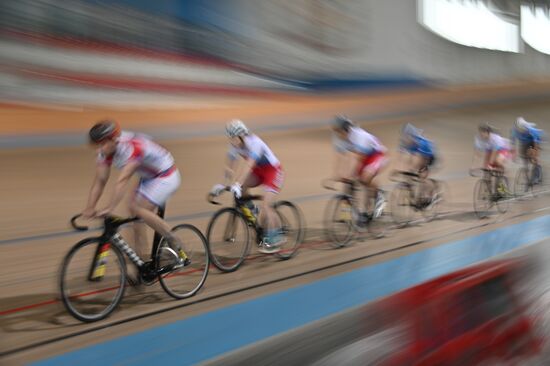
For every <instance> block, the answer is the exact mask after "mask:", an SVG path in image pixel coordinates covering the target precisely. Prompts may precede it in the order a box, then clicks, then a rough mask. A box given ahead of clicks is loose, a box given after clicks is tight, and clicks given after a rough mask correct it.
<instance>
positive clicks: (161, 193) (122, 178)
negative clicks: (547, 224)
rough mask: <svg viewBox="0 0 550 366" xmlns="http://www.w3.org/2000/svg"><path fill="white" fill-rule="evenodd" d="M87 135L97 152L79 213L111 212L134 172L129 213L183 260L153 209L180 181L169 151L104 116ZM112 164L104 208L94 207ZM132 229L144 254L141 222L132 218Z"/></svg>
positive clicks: (168, 231) (87, 214) (143, 235)
mask: <svg viewBox="0 0 550 366" xmlns="http://www.w3.org/2000/svg"><path fill="white" fill-rule="evenodd" d="M89 139H90V142H91V143H92V144H93V145H94V146H95V147H96V149H97V153H98V155H97V164H96V175H95V178H94V182H93V184H92V187H91V189H90V193H89V196H88V204H87V205H86V208H85V209H84V211H83V212H82V216H83V217H85V218H92V217H101V216H106V215H109V214H111V213H112V212H113V211H114V210H115V208H116V207H117V205H118V204H119V203H120V201H121V200H122V198H123V197H124V194H125V192H126V189H127V186H128V182H129V181H130V178H131V177H132V176H133V175H134V174H137V175H138V176H139V177H140V182H139V186H138V188H137V191H136V193H135V195H134V197H133V199H132V200H131V203H130V212H131V214H132V215H135V216H137V217H139V218H141V219H142V220H143V221H144V222H145V223H146V224H147V225H149V226H150V227H151V228H152V229H153V230H155V231H156V232H158V233H159V234H161V235H162V236H163V237H164V238H166V239H167V240H168V242H169V243H170V245H171V246H172V247H174V248H177V249H178V251H179V252H180V253H179V254H180V259H182V260H184V261H185V260H186V256H185V253H184V252H183V251H181V250H180V249H181V243H179V240H178V239H177V238H176V237H175V236H173V235H172V234H171V232H170V227H169V226H168V224H167V223H166V222H165V221H164V220H163V219H162V218H160V217H159V216H158V215H156V213H155V210H156V209H157V208H158V207H160V206H163V205H164V204H165V203H166V201H167V200H168V198H169V197H170V196H171V195H172V194H173V193H174V192H175V191H176V190H177V189H178V187H179V185H180V182H181V178H180V173H179V171H178V169H177V168H176V166H175V165H174V158H173V157H172V154H170V152H168V150H166V149H165V148H163V147H162V146H160V145H158V144H157V143H155V142H154V141H152V140H151V138H150V137H149V136H147V135H143V134H138V133H133V132H126V131H121V130H120V127H119V125H118V123H116V122H114V121H108V120H106V121H101V122H99V123H97V124H95V125H94V126H93V127H92V128H91V129H90V132H89ZM112 165H114V166H115V167H116V168H117V169H120V175H119V177H118V180H117V182H116V185H115V188H114V193H113V196H112V197H111V199H110V202H109V205H108V206H107V207H106V208H104V209H101V210H98V211H96V205H97V202H98V200H99V198H100V197H101V195H102V193H103V190H104V188H105V185H106V184H107V181H108V179H109V175H110V171H111V166H112ZM134 233H135V238H136V239H135V240H136V243H137V244H138V246H139V249H138V251H140V252H141V254H144V253H145V250H146V246H147V244H146V242H145V239H146V235H145V227H144V226H143V224H141V223H137V222H136V223H135V224H134Z"/></svg>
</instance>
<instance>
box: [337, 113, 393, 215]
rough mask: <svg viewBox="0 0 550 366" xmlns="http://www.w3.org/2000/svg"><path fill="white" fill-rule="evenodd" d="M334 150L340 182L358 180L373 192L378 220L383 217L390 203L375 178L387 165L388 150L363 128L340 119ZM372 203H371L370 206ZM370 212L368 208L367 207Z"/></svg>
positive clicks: (345, 118)
mask: <svg viewBox="0 0 550 366" xmlns="http://www.w3.org/2000/svg"><path fill="white" fill-rule="evenodd" d="M332 130H333V132H334V139H333V143H334V148H335V149H336V152H337V153H338V155H337V160H336V173H335V175H336V179H341V178H346V179H354V178H357V179H358V180H359V182H361V183H362V184H363V185H364V186H366V187H368V188H370V190H369V192H370V194H371V198H375V206H374V211H373V212H374V216H375V217H378V216H380V214H381V213H382V211H383V209H384V206H385V204H386V200H385V198H384V194H383V191H382V190H381V189H379V187H378V185H377V184H376V182H375V181H374V178H375V177H376V176H377V175H378V173H380V171H381V170H382V169H383V168H384V167H385V166H386V165H387V163H388V159H387V157H386V151H387V149H386V147H384V145H382V143H381V142H380V140H378V138H376V137H375V136H374V135H371V134H370V133H368V132H367V131H365V130H363V129H362V128H360V127H357V126H355V125H354V124H353V122H352V121H351V120H350V119H349V118H347V117H345V116H336V118H335V119H334V121H333V123H332ZM368 201H370V200H367V202H366V206H368V204H369V202H368ZM365 208H367V209H368V207H365Z"/></svg>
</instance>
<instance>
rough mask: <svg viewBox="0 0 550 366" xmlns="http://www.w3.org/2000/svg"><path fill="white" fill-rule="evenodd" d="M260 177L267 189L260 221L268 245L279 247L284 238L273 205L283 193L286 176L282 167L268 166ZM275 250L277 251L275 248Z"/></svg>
mask: <svg viewBox="0 0 550 366" xmlns="http://www.w3.org/2000/svg"><path fill="white" fill-rule="evenodd" d="M260 177H261V179H262V182H261V183H262V185H263V186H264V188H265V194H264V200H263V201H262V209H261V211H260V217H259V219H260V223H261V224H262V227H263V228H264V229H265V231H266V235H265V239H266V243H267V244H268V245H269V244H272V245H274V246H277V245H278V244H280V241H281V240H282V239H283V238H282V237H281V235H280V231H281V220H280V219H279V215H278V214H277V212H275V209H274V208H273V205H274V203H275V201H276V199H277V195H278V194H279V192H280V191H281V187H282V185H283V180H284V174H283V171H282V169H281V167H280V166H277V167H274V166H267V167H264V170H263V171H262V174H261V175H260ZM273 249H274V250H275V248H273Z"/></svg>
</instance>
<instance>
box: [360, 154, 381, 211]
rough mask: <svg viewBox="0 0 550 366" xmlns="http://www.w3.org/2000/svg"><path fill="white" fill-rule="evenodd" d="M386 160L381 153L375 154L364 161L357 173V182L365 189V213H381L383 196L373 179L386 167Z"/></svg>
mask: <svg viewBox="0 0 550 366" xmlns="http://www.w3.org/2000/svg"><path fill="white" fill-rule="evenodd" d="M387 163H388V159H387V158H386V157H385V155H384V154H383V153H376V154H373V155H371V156H369V157H367V158H366V159H365V160H364V163H363V164H361V167H360V171H359V172H358V176H359V181H360V182H361V184H363V185H364V186H365V187H367V189H368V192H367V199H366V202H365V210H366V211H367V212H374V211H375V210H376V211H381V210H382V209H383V205H384V202H385V199H384V195H383V193H382V191H381V190H380V188H379V186H378V184H377V183H376V180H375V178H376V177H377V176H378V174H380V172H381V171H382V170H383V169H384V168H385V167H386V166H387ZM371 201H375V202H376V203H375V205H374V209H371V207H372V206H371Z"/></svg>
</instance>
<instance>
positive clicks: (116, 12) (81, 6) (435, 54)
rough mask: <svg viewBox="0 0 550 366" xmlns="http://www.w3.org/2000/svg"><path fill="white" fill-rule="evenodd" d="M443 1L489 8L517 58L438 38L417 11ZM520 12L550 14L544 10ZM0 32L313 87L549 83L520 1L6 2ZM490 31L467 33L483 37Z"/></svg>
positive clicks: (549, 72) (548, 59) (547, 66)
mask: <svg viewBox="0 0 550 366" xmlns="http://www.w3.org/2000/svg"><path fill="white" fill-rule="evenodd" d="M445 2H447V3H449V4H454V5H457V4H458V5H459V6H474V7H475V6H478V7H479V6H483V7H486V8H487V9H490V11H491V12H492V13H493V14H494V15H495V16H496V17H498V18H499V19H501V20H502V21H503V22H506V24H508V25H510V27H512V28H511V29H512V32H515V33H517V51H516V52H506V51H496V50H489V49H482V48H475V47H468V46H465V45H462V44H458V43H455V42H453V41H452V40H449V39H446V38H444V37H442V36H441V35H438V34H436V32H434V29H435V28H433V27H432V28H430V25H427V24H424V23H423V21H424V20H425V19H426V14H424V15H423V13H422V9H423V8H429V9H436V8H438V6H440V5H441V4H445ZM460 4H462V5H460ZM464 4H466V5H464ZM524 4H527V5H528V6H530V7H532V8H533V9H535V8H540V9H544V11H546V12H547V11H548V5H545V4H546V3H545V2H543V1H529V2H524ZM431 14H432V17H433V18H434V19H436V20H438V21H439V22H440V23H441V22H442V23H443V24H445V22H448V20H447V19H442V18H441V17H442V16H441V14H440V13H437V12H432V13H431ZM548 24H550V17H549V18H548ZM471 26H472V24H471V23H470V22H466V23H464V24H459V27H462V28H464V29H468V28H469V27H471ZM0 28H1V34H2V36H3V37H4V38H5V37H11V38H12V39H13V37H16V38H17V37H20V38H18V41H22V42H25V41H28V39H29V38H27V39H26V40H25V38H21V36H24V37H29V36H31V37H35V36H39V37H53V38H55V39H62V40H64V41H71V42H77V43H78V42H80V43H86V42H88V43H89V42H95V44H96V46H97V44H106V45H109V46H116V47H135V48H139V49H145V50H149V51H153V52H165V53H173V54H183V55H186V56H192V57H198V58H202V59H203V60H216V61H221V62H223V63H225V64H223V65H224V67H235V68H238V69H239V70H241V71H245V72H248V73H252V74H255V75H261V76H265V77H269V78H271V80H277V81H281V82H284V83H287V84H288V85H292V84H297V85H300V86H305V87H308V86H311V87H312V88H314V87H315V86H323V85H325V86H338V85H340V84H342V85H350V84H353V83H361V82H363V81H368V82H375V83H376V82H380V83H386V82H397V83H407V82H413V83H415V82H417V81H421V82H423V81H429V82H441V83H452V84H463V83H465V84H471V83H488V82H506V81H513V80H532V79H536V80H542V79H544V78H547V77H548V76H550V56H549V55H547V54H544V53H542V52H539V51H536V50H534V49H533V48H531V46H529V45H528V44H527V43H525V42H524V41H523V40H522V39H521V37H520V35H519V29H520V1H519V0H464V1H463V0H431V1H428V0H417V1H412V0H385V1H378V0H263V1H258V0H224V1H217V0H171V1H169V0H158V1H148V0H86V1H84V0H3V1H1V2H0ZM490 29H491V28H490V25H489V24H488V25H487V27H485V29H473V28H472V29H471V33H472V34H475V35H476V37H483V36H484V33H485V32H488V31H489V30H490ZM516 29H517V32H516V31H515V30H516ZM512 37H515V35H512ZM548 38H550V37H548ZM28 57H29V58H33V56H32V54H29V56H28ZM1 61H2V60H1V57H0V62H1ZM32 61H34V60H30V61H29V62H30V63H32ZM152 67H154V66H152ZM204 72H209V70H205V71H204Z"/></svg>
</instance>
